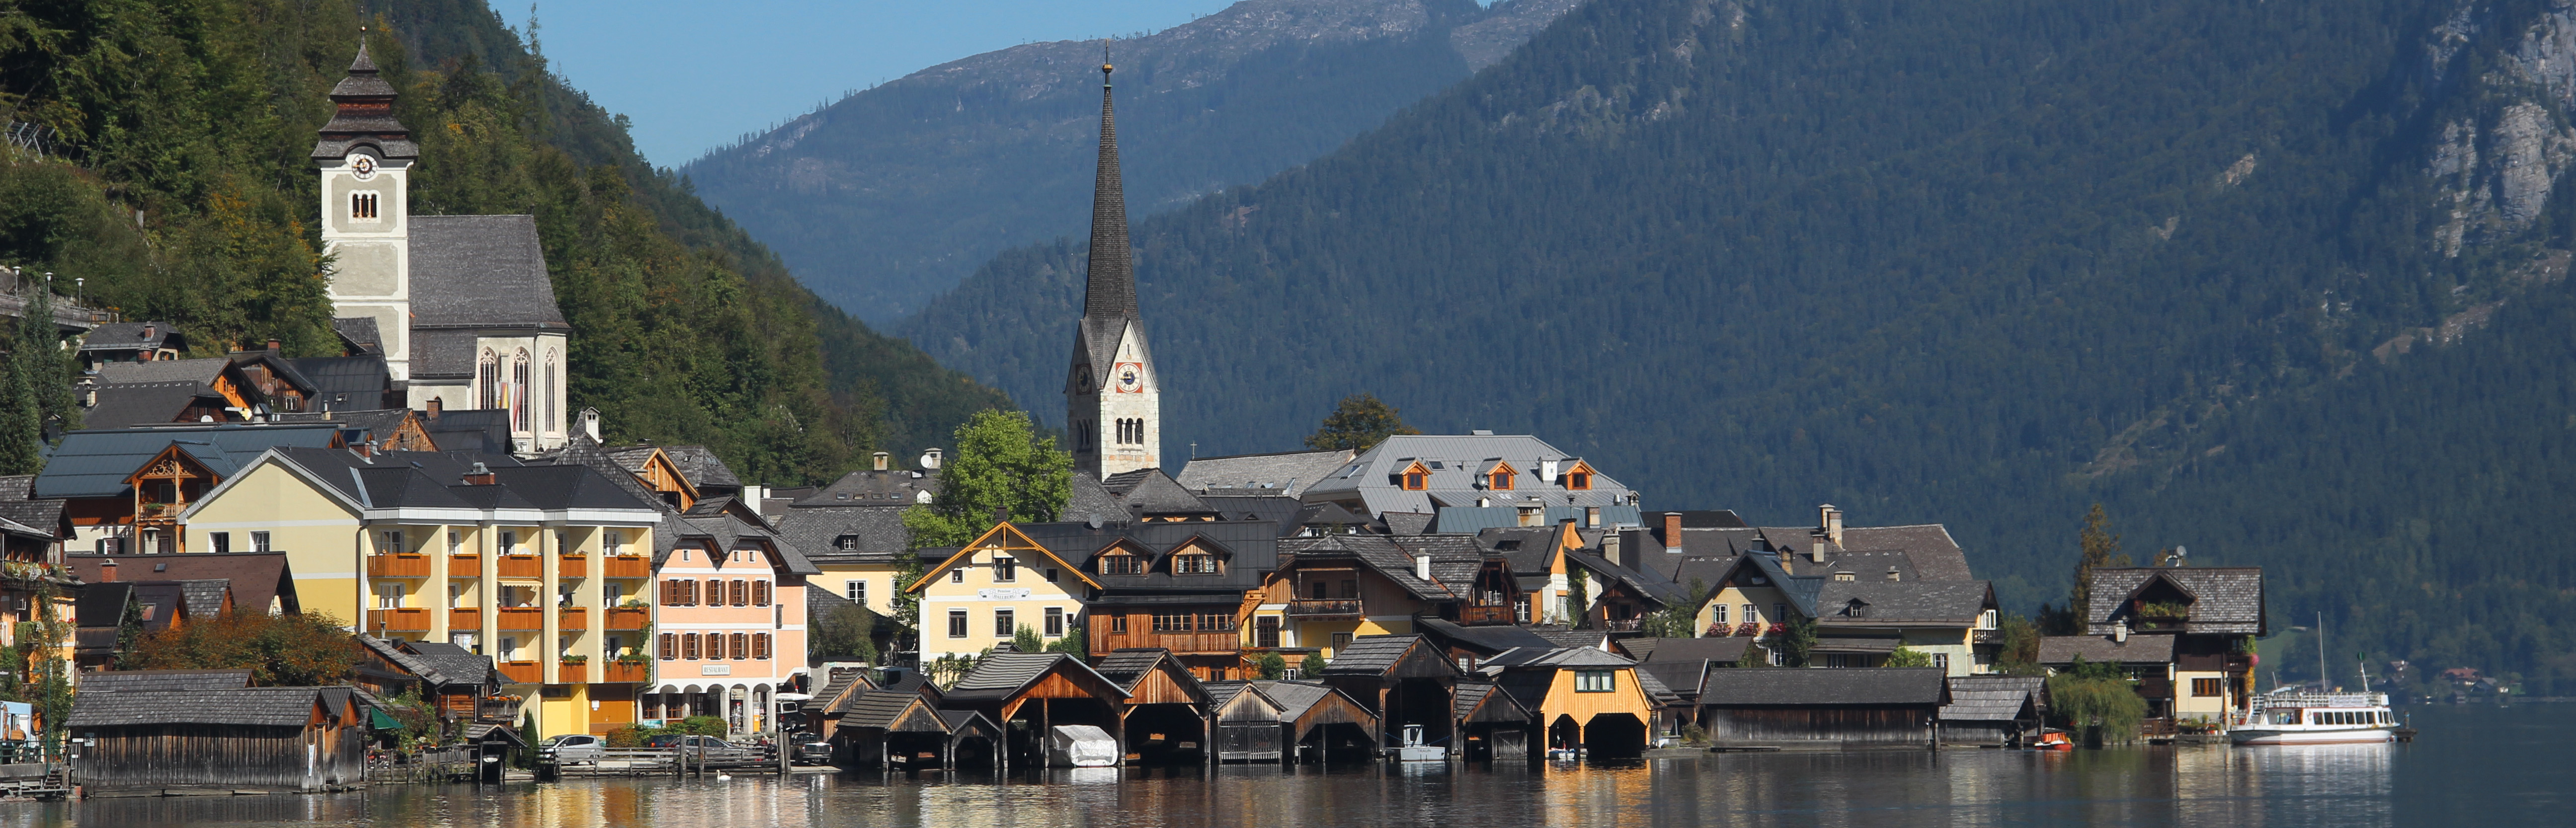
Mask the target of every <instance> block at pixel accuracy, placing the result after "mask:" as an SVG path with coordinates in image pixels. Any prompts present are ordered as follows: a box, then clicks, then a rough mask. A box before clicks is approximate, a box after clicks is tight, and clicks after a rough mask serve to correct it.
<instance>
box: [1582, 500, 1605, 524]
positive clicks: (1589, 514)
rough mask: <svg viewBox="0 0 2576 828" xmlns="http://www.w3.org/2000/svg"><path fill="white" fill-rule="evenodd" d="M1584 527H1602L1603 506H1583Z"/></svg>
mask: <svg viewBox="0 0 2576 828" xmlns="http://www.w3.org/2000/svg"><path fill="white" fill-rule="evenodd" d="M1583 528H1585V529H1599V528H1601V507H1599V506H1585V507H1583Z"/></svg>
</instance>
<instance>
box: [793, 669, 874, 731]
mask: <svg viewBox="0 0 2576 828" xmlns="http://www.w3.org/2000/svg"><path fill="white" fill-rule="evenodd" d="M874 672H875V671H873V670H869V669H868V668H865V667H830V668H827V669H826V670H825V672H824V674H823V686H821V687H817V688H814V692H813V693H811V694H809V695H808V697H807V698H806V699H805V701H803V702H801V703H799V704H798V705H797V706H796V713H797V718H798V719H800V720H801V721H802V727H803V728H804V729H805V730H807V731H809V732H812V733H814V734H816V735H818V736H821V737H824V738H826V739H829V738H830V737H831V736H832V734H833V733H834V732H836V730H837V729H838V727H839V724H840V720H841V716H842V714H843V713H845V712H846V711H847V710H848V708H849V705H850V702H851V701H854V700H856V699H857V698H858V697H859V694H861V693H865V692H867V691H870V690H874V689H877V682H876V679H875V678H874V677H873V676H871V675H870V674H871V673H874Z"/></svg>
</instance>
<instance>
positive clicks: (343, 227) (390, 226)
mask: <svg viewBox="0 0 2576 828" xmlns="http://www.w3.org/2000/svg"><path fill="white" fill-rule="evenodd" d="M331 103H332V105H333V106H334V107H336V109H337V111H335V112H334V113H332V115H331V122H330V123H327V124H324V125H322V135H321V140H319V141H317V142H315V143H314V145H313V161H314V163H315V164H316V165H317V166H319V167H320V168H321V174H322V249H323V251H324V252H326V253H330V254H333V255H335V256H337V257H338V258H337V259H336V260H335V261H336V262H337V264H336V265H335V266H334V267H333V268H332V272H331V287H330V295H331V304H332V307H333V311H332V315H333V316H335V317H339V318H341V319H353V318H354V319H372V320H374V321H375V326H376V334H377V336H379V337H380V339H379V340H378V342H379V343H380V345H381V347H382V348H383V349H384V352H385V367H386V368H388V369H390V371H391V372H392V374H393V380H394V382H395V383H396V386H397V387H401V386H402V385H403V384H407V383H409V382H410V381H411V378H412V377H411V367H412V341H411V339H412V336H411V320H412V313H411V301H412V288H411V242H410V235H411V227H410V224H411V221H410V215H409V214H410V210H409V209H408V208H407V206H406V205H408V204H410V201H411V200H410V195H411V193H410V176H411V165H412V162H413V161H416V160H418V159H419V158H420V145H418V144H415V143H412V140H411V131H410V130H407V129H404V128H403V125H402V122H401V121H397V120H395V119H394V86H393V84H391V83H387V82H385V79H384V78H381V77H377V75H376V62H375V61H374V60H372V59H370V58H368V57H367V45H366V44H365V43H364V42H360V43H359V44H358V59H357V61H356V62H354V63H351V64H349V76H348V77H347V78H344V79H342V80H341V81H340V84H339V85H338V86H334V87H331Z"/></svg>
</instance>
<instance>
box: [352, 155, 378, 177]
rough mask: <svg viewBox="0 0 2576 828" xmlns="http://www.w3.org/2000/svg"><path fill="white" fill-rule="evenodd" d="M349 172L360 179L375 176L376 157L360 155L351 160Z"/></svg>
mask: <svg viewBox="0 0 2576 828" xmlns="http://www.w3.org/2000/svg"><path fill="white" fill-rule="evenodd" d="M349 174H350V175H353V176H356V177H357V179H358V180H360V181H366V180H368V179H371V178H375V177H376V157H375V156H372V155H360V156H358V157H357V158H355V159H352V160H350V161H349Z"/></svg>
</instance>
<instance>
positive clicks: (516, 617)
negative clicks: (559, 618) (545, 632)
mask: <svg viewBox="0 0 2576 828" xmlns="http://www.w3.org/2000/svg"><path fill="white" fill-rule="evenodd" d="M500 613H501V623H500V625H499V627H500V629H501V630H503V631H505V632H521V631H525V630H542V629H545V628H546V611H545V610H544V609H542V608H539V607H502V608H501V609H500Z"/></svg>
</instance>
